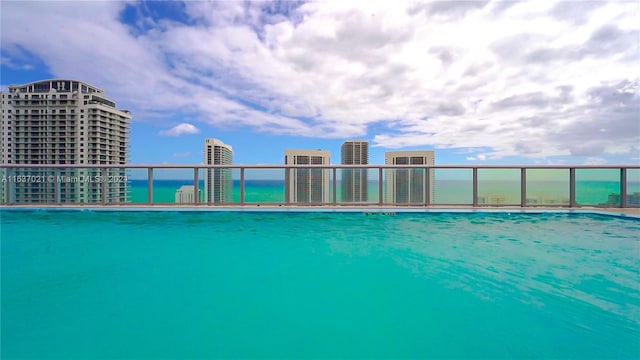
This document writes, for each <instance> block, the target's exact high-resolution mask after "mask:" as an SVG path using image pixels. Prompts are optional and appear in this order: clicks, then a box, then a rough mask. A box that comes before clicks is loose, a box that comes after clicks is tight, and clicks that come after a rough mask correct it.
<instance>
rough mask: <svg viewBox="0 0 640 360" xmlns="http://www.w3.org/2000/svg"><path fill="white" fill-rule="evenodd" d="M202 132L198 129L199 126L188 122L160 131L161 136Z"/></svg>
mask: <svg viewBox="0 0 640 360" xmlns="http://www.w3.org/2000/svg"><path fill="white" fill-rule="evenodd" d="M199 133H200V129H198V128H197V127H195V126H193V125H191V124H187V123H182V124H179V125H176V126H174V127H172V128H171V129H169V130H163V131H160V133H159V135H161V136H180V135H193V134H199Z"/></svg>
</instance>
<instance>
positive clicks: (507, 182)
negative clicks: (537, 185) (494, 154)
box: [478, 169, 521, 205]
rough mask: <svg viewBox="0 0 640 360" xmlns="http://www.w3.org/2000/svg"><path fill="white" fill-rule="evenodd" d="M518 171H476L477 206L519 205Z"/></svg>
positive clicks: (519, 183)
mask: <svg viewBox="0 0 640 360" xmlns="http://www.w3.org/2000/svg"><path fill="white" fill-rule="evenodd" d="M520 185H521V182H520V169H478V205H520V199H521V192H520Z"/></svg>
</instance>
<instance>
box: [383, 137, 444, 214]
mask: <svg viewBox="0 0 640 360" xmlns="http://www.w3.org/2000/svg"><path fill="white" fill-rule="evenodd" d="M384 162H385V164H387V165H435V152H434V151H432V150H425V151H388V152H385V154H384ZM386 174H387V177H386V192H385V202H386V203H395V204H408V205H410V204H424V203H425V201H426V196H425V195H426V193H427V188H429V189H430V191H429V193H430V194H431V199H432V201H433V176H431V177H430V180H429V183H428V184H427V181H426V171H425V169H388V170H387V171H386Z"/></svg>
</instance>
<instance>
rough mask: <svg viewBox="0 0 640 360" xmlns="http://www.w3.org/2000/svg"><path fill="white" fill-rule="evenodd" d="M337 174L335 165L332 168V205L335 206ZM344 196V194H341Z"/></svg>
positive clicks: (336, 201) (336, 200)
mask: <svg viewBox="0 0 640 360" xmlns="http://www.w3.org/2000/svg"><path fill="white" fill-rule="evenodd" d="M337 174H338V169H337V168H336V167H334V168H333V206H336V204H337V203H338V199H337V196H338V189H337V186H338V179H337V178H336V175H337ZM342 196H344V195H342Z"/></svg>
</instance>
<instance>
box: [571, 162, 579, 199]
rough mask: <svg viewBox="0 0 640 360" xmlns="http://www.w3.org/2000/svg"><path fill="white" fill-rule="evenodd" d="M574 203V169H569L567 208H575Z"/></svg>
mask: <svg viewBox="0 0 640 360" xmlns="http://www.w3.org/2000/svg"><path fill="white" fill-rule="evenodd" d="M577 206H578V203H577V202H576V168H569V207H577Z"/></svg>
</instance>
